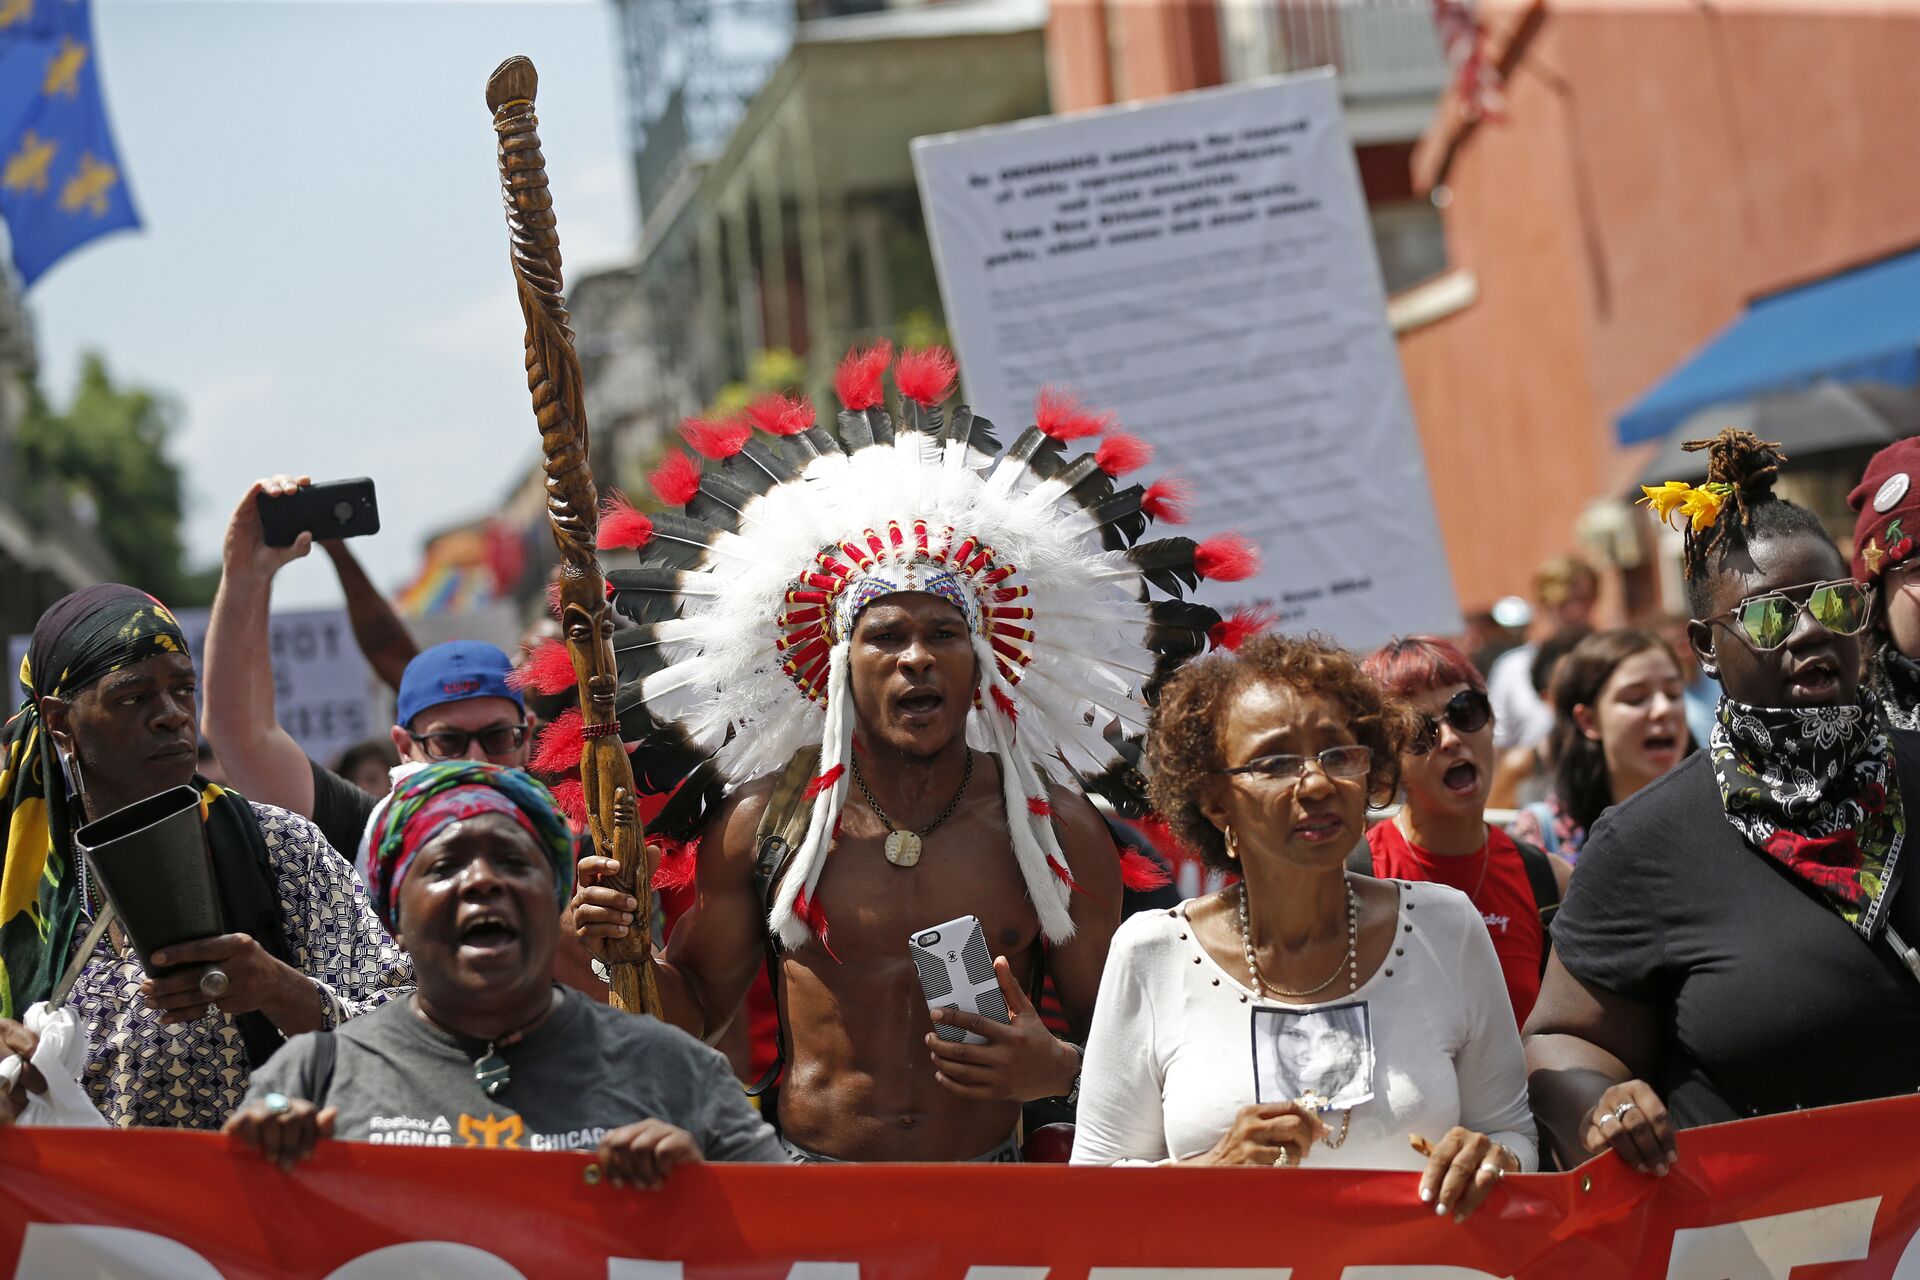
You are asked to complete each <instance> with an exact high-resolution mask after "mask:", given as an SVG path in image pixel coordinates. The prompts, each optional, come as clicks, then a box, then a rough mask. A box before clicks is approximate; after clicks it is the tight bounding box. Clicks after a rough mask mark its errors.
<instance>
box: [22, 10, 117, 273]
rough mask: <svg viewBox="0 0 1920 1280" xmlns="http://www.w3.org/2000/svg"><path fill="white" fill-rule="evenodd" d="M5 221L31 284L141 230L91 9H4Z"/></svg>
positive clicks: (23, 269)
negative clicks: (78, 252)
mask: <svg viewBox="0 0 1920 1280" xmlns="http://www.w3.org/2000/svg"><path fill="white" fill-rule="evenodd" d="M0 220H4V221H5V222H6V224H7V232H8V235H9V237H10V238H11V240H12V242H13V265H14V266H15V267H16V268H18V269H19V272H20V279H21V281H22V283H23V284H29V285H30V284H32V283H33V282H34V281H35V280H37V279H39V278H40V276H41V274H42V273H43V272H45V271H46V269H47V268H48V267H50V266H52V265H53V264H54V263H56V262H58V261H59V260H60V259H61V258H62V257H64V256H66V254H67V253H68V252H70V251H71V250H74V249H77V248H79V247H80V246H81V245H83V244H85V243H87V241H89V240H92V239H93V238H94V237H96V236H103V235H105V234H106V233H107V232H109V231H118V230H120V229H121V228H122V227H137V226H139V225H140V215H139V214H138V213H136V212H134V208H133V196H132V194H131V193H130V192H129V191H128V190H127V182H126V175H125V174H124V173H122V172H121V169H120V157H119V154H118V153H117V152H116V151H115V150H114V146H113V131H112V130H111V129H110V128H109V127H108V125H107V108H106V104H105V102H103V101H102V100H101V96H100V62H99V59H98V57H97V56H96V50H95V48H94V43H93V12H92V4H91V0H0Z"/></svg>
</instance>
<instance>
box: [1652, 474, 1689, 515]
mask: <svg viewBox="0 0 1920 1280" xmlns="http://www.w3.org/2000/svg"><path fill="white" fill-rule="evenodd" d="M1640 492H1641V493H1643V494H1645V495H1646V496H1645V497H1643V498H1641V499H1640V501H1642V502H1644V503H1646V504H1647V505H1648V506H1649V507H1652V508H1653V514H1654V515H1656V516H1658V517H1660V523H1661V524H1667V523H1670V521H1671V517H1672V515H1673V513H1674V512H1675V511H1677V510H1678V509H1679V507H1680V504H1681V503H1682V502H1685V501H1686V500H1687V495H1688V494H1689V493H1692V492H1693V486H1692V485H1690V484H1688V483H1687V482H1686V481H1685V480H1669V481H1667V482H1666V483H1665V484H1663V485H1661V486H1660V487H1659V488H1657V489H1656V488H1654V487H1653V486H1652V485H1650V484H1643V485H1641V486H1640Z"/></svg>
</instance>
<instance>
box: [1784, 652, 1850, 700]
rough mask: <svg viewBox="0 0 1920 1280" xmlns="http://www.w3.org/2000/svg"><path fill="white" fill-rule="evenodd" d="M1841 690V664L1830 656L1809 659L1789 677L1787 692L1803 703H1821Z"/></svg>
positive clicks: (1794, 669)
mask: <svg viewBox="0 0 1920 1280" xmlns="http://www.w3.org/2000/svg"><path fill="white" fill-rule="evenodd" d="M1839 688H1840V664H1839V662H1838V661H1836V660H1835V659H1834V658H1833V656H1832V655H1830V654H1824V653H1823V654H1821V655H1819V656H1818V657H1814V658H1808V659H1807V660H1806V661H1805V662H1802V663H1800V664H1799V665H1797V666H1795V667H1794V668H1793V670H1792V671H1791V672H1789V673H1788V675H1787V692H1788V693H1789V694H1790V695H1791V696H1792V697H1793V700H1794V701H1796V702H1801V703H1819V702H1822V701H1825V700H1826V699H1828V698H1831V697H1833V696H1834V694H1835V693H1836V692H1837V691H1838V690H1839Z"/></svg>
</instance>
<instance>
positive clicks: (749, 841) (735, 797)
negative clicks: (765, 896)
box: [700, 773, 780, 871]
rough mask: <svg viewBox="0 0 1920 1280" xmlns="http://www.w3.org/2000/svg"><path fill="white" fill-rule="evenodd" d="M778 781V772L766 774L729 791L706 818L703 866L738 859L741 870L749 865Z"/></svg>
mask: <svg viewBox="0 0 1920 1280" xmlns="http://www.w3.org/2000/svg"><path fill="white" fill-rule="evenodd" d="M779 783H780V775H779V774H777V773H769V774H765V775H763V776H761V777H758V778H755V779H753V780H752V781H750V782H744V783H742V784H741V785H740V786H738V787H736V788H734V789H733V791H731V792H729V793H728V795H727V798H726V799H725V800H722V801H721V802H720V807H719V808H717V809H716V810H714V813H713V817H712V818H710V819H708V821H707V829H706V831H705V833H704V834H703V835H702V836H701V839H700V853H701V858H700V861H701V863H702V864H703V865H705V864H717V863H722V862H725V863H732V862H738V863H739V864H740V867H741V869H742V870H743V871H744V870H745V869H746V868H747V867H749V866H751V865H752V863H753V858H754V854H755V852H756V847H757V845H758V840H757V838H756V837H757V836H758V834H759V831H760V820H761V818H763V817H765V816H766V812H767V805H768V804H769V803H770V802H771V801H772V799H773V792H774V788H775V787H777V786H778V785H779Z"/></svg>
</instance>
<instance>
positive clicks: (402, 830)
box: [367, 760, 574, 930]
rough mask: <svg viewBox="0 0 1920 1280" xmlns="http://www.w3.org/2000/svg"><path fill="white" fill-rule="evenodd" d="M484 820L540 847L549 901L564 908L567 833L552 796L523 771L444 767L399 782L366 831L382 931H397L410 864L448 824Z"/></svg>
mask: <svg viewBox="0 0 1920 1280" xmlns="http://www.w3.org/2000/svg"><path fill="white" fill-rule="evenodd" d="M486 813H500V814H505V815H507V816H508V817H510V818H512V819H513V820H514V821H516V822H518V823H519V824H520V827H521V829H522V830H524V831H525V832H526V833H527V834H528V835H530V836H532V837H533V838H534V840H535V842H536V843H538V844H539V846H540V848H541V851H542V852H544V853H545V854H546V855H547V860H548V861H549V862H551V863H552V864H553V892H554V897H555V899H556V900H557V902H558V905H559V907H560V908H565V906H566V905H567V899H568V898H569V897H571V896H572V894H573V861H574V841H573V828H571V827H569V826H568V825H567V820H566V819H565V818H564V817H562V816H561V815H560V812H559V810H557V809H555V808H554V804H553V796H552V795H551V794H550V793H549V792H548V791H547V789H546V788H545V787H543V786H541V785H540V783H539V782H538V781H536V780H535V779H534V777H533V775H532V774H530V773H528V772H527V771H526V770H524V769H503V768H501V767H500V766H499V765H497V764H488V763H487V762H486V761H484V760H446V761H439V762H436V763H434V764H430V765H427V766H426V767H425V768H423V769H421V770H420V771H419V772H417V773H414V774H413V775H411V776H410V777H408V778H405V779H403V780H402V781H401V782H400V784H399V785H398V786H397V787H395V788H394V791H393V798H392V799H391V800H390V801H389V802H388V804H387V806H386V808H385V810H383V811H382V812H381V814H380V817H379V821H378V823H377V824H376V825H375V827H374V829H373V832H372V837H371V840H370V841H369V846H368V852H367V878H368V880H369V881H370V883H369V885H368V888H369V889H370V890H371V891H372V896H373V909H374V911H375V913H376V914H378V915H379V917H380V922H381V923H382V924H384V925H386V926H387V928H388V929H390V930H391V929H395V928H396V925H397V922H398V921H399V919H400V886H401V885H402V884H403V883H405V881H406V878H407V868H408V866H410V865H411V864H412V862H413V856H414V855H415V854H416V853H418V852H420V850H421V849H422V848H424V847H425V846H426V844H427V842H428V841H430V840H432V839H433V838H434V837H435V836H437V835H439V834H440V833H441V832H443V831H445V830H446V829H447V828H448V827H449V826H451V825H453V824H454V823H456V822H459V821H461V820H462V819H463V818H472V817H477V816H479V815H480V814H486Z"/></svg>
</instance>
